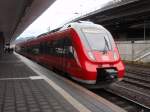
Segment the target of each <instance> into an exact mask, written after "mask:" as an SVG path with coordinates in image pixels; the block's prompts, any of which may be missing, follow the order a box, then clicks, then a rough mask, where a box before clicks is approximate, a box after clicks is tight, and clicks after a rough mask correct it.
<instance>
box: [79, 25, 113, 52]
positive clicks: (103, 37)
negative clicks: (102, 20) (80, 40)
mask: <svg viewBox="0 0 150 112" xmlns="http://www.w3.org/2000/svg"><path fill="white" fill-rule="evenodd" d="M82 32H83V33H84V37H85V39H84V40H85V41H86V44H88V46H89V47H90V48H91V50H97V51H109V50H111V43H110V41H109V38H108V35H107V33H105V31H103V30H101V29H98V28H84V29H82Z"/></svg>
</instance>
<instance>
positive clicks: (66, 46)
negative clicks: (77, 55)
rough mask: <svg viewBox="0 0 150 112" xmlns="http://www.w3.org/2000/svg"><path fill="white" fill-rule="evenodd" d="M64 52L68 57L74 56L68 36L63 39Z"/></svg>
mask: <svg viewBox="0 0 150 112" xmlns="http://www.w3.org/2000/svg"><path fill="white" fill-rule="evenodd" d="M64 54H65V56H66V57H68V58H74V49H73V46H72V41H71V39H70V38H69V37H67V38H65V40H64Z"/></svg>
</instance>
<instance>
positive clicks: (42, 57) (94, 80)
mask: <svg viewBox="0 0 150 112" xmlns="http://www.w3.org/2000/svg"><path fill="white" fill-rule="evenodd" d="M16 51H17V52H18V53H20V54H22V55H24V56H26V57H28V58H30V59H32V60H35V61H36V62H38V63H42V64H44V65H47V66H48V67H49V68H55V69H58V70H61V71H63V72H66V73H67V74H69V76H70V77H71V78H72V79H74V80H76V81H79V82H81V83H83V84H86V85H89V86H90V85H98V86H103V85H105V84H106V85H107V84H111V83H112V82H115V81H118V80H121V79H122V78H123V76H124V71H125V67H124V65H123V63H122V60H121V58H120V55H119V53H118V49H117V47H116V45H115V42H114V40H113V37H112V35H111V34H110V33H109V31H107V30H106V29H105V28H104V27H102V26H101V25H97V24H94V23H88V22H75V23H70V24H68V25H65V26H64V27H63V28H61V29H60V30H58V31H53V32H50V33H48V34H43V35H41V36H39V37H37V38H36V39H32V40H29V41H26V42H22V43H19V44H17V45H16Z"/></svg>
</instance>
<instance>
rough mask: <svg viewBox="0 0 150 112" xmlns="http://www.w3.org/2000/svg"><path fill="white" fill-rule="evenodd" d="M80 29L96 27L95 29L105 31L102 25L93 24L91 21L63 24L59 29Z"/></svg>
mask: <svg viewBox="0 0 150 112" xmlns="http://www.w3.org/2000/svg"><path fill="white" fill-rule="evenodd" d="M81 27H97V28H101V29H105V28H104V27H103V26H102V25H98V24H95V23H93V22H91V21H78V22H72V23H68V24H65V25H64V26H63V27H62V28H61V29H60V31H62V30H65V29H68V28H74V29H77V28H81Z"/></svg>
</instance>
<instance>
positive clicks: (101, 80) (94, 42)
mask: <svg viewBox="0 0 150 112" xmlns="http://www.w3.org/2000/svg"><path fill="white" fill-rule="evenodd" d="M79 33H80V38H81V41H82V43H83V46H84V52H85V55H86V57H87V59H82V62H83V61H84V62H83V63H84V67H85V68H84V76H83V78H84V79H85V80H87V82H88V81H90V82H92V83H91V84H94V85H105V84H106V85H108V84H111V83H113V82H116V81H120V80H122V78H123V76H124V71H125V67H124V64H123V63H122V60H121V58H120V55H119V52H118V49H117V46H116V45H115V42H114V40H113V37H112V35H111V34H110V33H109V31H108V30H106V29H105V28H104V27H102V26H100V25H95V24H94V25H89V26H88V25H86V26H84V25H83V26H82V27H80V31H79Z"/></svg>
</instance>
